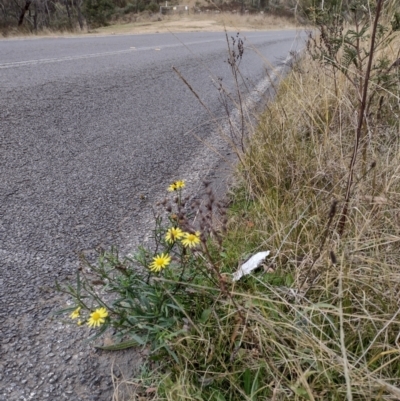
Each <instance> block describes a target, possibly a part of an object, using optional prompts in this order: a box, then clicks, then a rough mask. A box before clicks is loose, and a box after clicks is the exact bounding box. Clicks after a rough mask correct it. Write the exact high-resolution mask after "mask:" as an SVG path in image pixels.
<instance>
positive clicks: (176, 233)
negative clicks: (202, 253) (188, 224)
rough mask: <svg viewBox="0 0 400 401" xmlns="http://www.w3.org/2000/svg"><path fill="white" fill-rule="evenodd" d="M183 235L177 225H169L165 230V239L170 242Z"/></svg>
mask: <svg viewBox="0 0 400 401" xmlns="http://www.w3.org/2000/svg"><path fill="white" fill-rule="evenodd" d="M183 235H184V233H183V231H182V230H181V229H180V228H179V227H171V228H170V229H169V230H168V231H167V234H166V235H165V239H166V241H167V242H169V243H170V244H173V243H174V242H176V241H177V240H179V239H181V238H182V237H183Z"/></svg>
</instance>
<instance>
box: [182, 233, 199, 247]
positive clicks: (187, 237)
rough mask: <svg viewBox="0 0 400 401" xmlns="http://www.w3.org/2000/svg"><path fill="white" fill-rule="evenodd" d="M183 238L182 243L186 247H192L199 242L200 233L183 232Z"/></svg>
mask: <svg viewBox="0 0 400 401" xmlns="http://www.w3.org/2000/svg"><path fill="white" fill-rule="evenodd" d="M183 235H184V238H183V240H182V245H183V246H185V247H188V248H193V247H195V246H196V245H197V244H200V233H199V232H198V231H196V232H195V233H194V234H191V233H184V234H183Z"/></svg>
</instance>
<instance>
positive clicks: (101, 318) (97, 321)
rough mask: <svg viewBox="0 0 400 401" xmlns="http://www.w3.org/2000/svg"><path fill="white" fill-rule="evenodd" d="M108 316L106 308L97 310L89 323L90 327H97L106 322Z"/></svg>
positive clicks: (92, 314) (91, 315)
mask: <svg viewBox="0 0 400 401" xmlns="http://www.w3.org/2000/svg"><path fill="white" fill-rule="evenodd" d="M107 316H108V312H107V309H106V308H97V309H96V310H95V311H94V312H92V313H91V314H90V318H89V320H88V322H87V324H88V326H89V327H97V326H100V325H101V324H103V323H104V322H105V318H106V317H107Z"/></svg>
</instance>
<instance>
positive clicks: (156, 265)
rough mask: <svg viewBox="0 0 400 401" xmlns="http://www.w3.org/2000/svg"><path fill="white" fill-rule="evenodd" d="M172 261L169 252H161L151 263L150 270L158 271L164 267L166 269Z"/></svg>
mask: <svg viewBox="0 0 400 401" xmlns="http://www.w3.org/2000/svg"><path fill="white" fill-rule="evenodd" d="M170 263H171V256H169V255H168V254H167V253H166V254H164V253H161V254H160V255H157V256H155V257H154V258H153V262H152V263H151V264H150V270H151V271H152V272H155V273H158V272H159V271H161V270H162V269H165V268H166V267H167V266H168V265H169V264H170Z"/></svg>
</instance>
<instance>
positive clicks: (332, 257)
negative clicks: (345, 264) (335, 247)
mask: <svg viewBox="0 0 400 401" xmlns="http://www.w3.org/2000/svg"><path fill="white" fill-rule="evenodd" d="M329 256H330V258H331V261H332V263H333V264H334V265H336V263H337V260H336V255H335V254H334V252H333V251H330V252H329Z"/></svg>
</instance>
